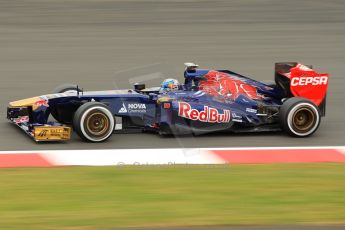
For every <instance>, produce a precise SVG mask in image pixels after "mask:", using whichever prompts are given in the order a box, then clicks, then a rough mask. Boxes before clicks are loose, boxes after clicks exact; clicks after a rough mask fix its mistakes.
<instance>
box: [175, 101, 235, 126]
mask: <svg viewBox="0 0 345 230" xmlns="http://www.w3.org/2000/svg"><path fill="white" fill-rule="evenodd" d="M178 106H179V109H178V115H179V116H180V117H184V118H187V119H190V120H194V121H196V120H198V121H202V122H210V123H228V122H230V119H231V115H230V114H231V113H230V110H227V109H224V110H223V113H219V112H218V110H217V109H215V108H210V107H208V106H204V110H202V111H198V110H196V109H192V107H191V105H190V104H189V103H187V102H179V103H178Z"/></svg>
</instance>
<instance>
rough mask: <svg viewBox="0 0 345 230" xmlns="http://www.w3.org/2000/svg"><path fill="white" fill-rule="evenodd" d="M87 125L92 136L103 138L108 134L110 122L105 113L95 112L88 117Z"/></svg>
mask: <svg viewBox="0 0 345 230" xmlns="http://www.w3.org/2000/svg"><path fill="white" fill-rule="evenodd" d="M85 124H86V127H87V130H88V132H89V133H90V135H92V136H95V137H103V136H104V135H106V134H107V133H108V130H109V126H110V121H109V119H108V117H107V116H106V115H105V114H104V113H101V112H98V111H95V112H92V113H90V114H89V115H88V116H87V117H86V119H85Z"/></svg>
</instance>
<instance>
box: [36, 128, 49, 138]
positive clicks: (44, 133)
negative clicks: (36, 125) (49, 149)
mask: <svg viewBox="0 0 345 230" xmlns="http://www.w3.org/2000/svg"><path fill="white" fill-rule="evenodd" d="M47 133H48V130H47V129H42V130H41V131H40V132H39V133H38V135H37V136H39V137H46V136H47Z"/></svg>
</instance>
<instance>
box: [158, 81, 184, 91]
mask: <svg viewBox="0 0 345 230" xmlns="http://www.w3.org/2000/svg"><path fill="white" fill-rule="evenodd" d="M179 84H180V83H179V82H178V80H176V79H172V78H169V79H165V80H164V81H163V82H162V84H161V89H162V90H165V91H176V90H178V89H179Z"/></svg>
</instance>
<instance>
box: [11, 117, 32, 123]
mask: <svg viewBox="0 0 345 230" xmlns="http://www.w3.org/2000/svg"><path fill="white" fill-rule="evenodd" d="M14 122H15V123H16V124H21V123H27V122H29V116H22V117H18V118H16V119H14Z"/></svg>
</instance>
